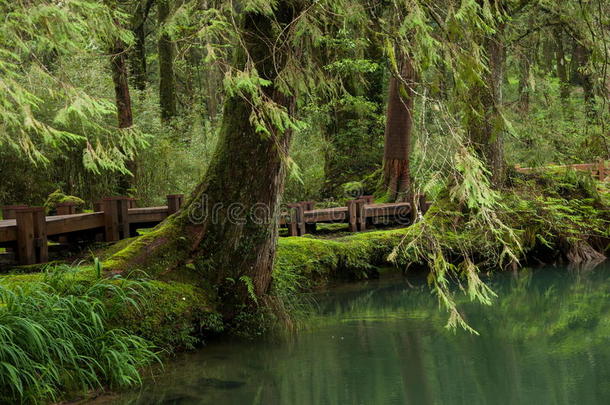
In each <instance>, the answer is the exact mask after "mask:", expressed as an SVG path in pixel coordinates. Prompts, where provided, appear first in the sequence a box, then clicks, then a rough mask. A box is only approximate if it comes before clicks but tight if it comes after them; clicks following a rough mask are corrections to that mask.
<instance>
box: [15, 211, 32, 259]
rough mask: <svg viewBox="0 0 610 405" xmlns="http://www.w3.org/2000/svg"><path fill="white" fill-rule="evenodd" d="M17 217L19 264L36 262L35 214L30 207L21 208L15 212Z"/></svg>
mask: <svg viewBox="0 0 610 405" xmlns="http://www.w3.org/2000/svg"><path fill="white" fill-rule="evenodd" d="M15 218H16V219H17V257H18V258H19V264H21V265H26V264H34V263H36V254H35V253H34V214H33V212H32V211H31V210H30V209H29V208H21V209H18V210H17V211H16V212H15Z"/></svg>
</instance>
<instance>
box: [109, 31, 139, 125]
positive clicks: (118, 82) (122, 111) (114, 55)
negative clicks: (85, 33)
mask: <svg viewBox="0 0 610 405" xmlns="http://www.w3.org/2000/svg"><path fill="white" fill-rule="evenodd" d="M126 55H127V50H126V46H125V43H124V42H123V41H121V40H117V41H115V43H114V47H113V48H112V50H111V56H110V66H111V69H112V82H113V83H114V95H115V101H116V109H117V121H118V127H119V128H120V129H125V128H130V127H131V126H132V125H133V112H132V110H131V95H130V93H129V81H128V77H129V72H128V67H127V56H126Z"/></svg>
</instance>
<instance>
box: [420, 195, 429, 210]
mask: <svg viewBox="0 0 610 405" xmlns="http://www.w3.org/2000/svg"><path fill="white" fill-rule="evenodd" d="M418 204H419V210H420V211H421V214H422V215H425V214H426V211H428V205H427V203H426V195H425V194H423V193H422V194H420V195H419V200H418Z"/></svg>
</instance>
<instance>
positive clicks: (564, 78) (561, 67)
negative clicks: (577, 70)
mask: <svg viewBox="0 0 610 405" xmlns="http://www.w3.org/2000/svg"><path fill="white" fill-rule="evenodd" d="M563 37H564V35H563V29H562V27H561V26H555V27H553V38H554V39H555V65H556V69H557V77H558V78H559V82H560V85H561V91H560V94H561V98H562V100H567V99H568V97H570V79H569V77H568V66H567V61H566V56H565V47H564V40H563Z"/></svg>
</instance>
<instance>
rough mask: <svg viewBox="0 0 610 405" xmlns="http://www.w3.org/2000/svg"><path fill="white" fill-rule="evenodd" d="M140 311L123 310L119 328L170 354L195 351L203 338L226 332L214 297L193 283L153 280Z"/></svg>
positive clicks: (118, 318) (116, 320) (119, 318)
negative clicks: (213, 299) (214, 303)
mask: <svg viewBox="0 0 610 405" xmlns="http://www.w3.org/2000/svg"><path fill="white" fill-rule="evenodd" d="M151 283H152V286H153V288H152V289H150V290H148V291H147V292H146V294H145V295H144V296H143V300H144V301H145V302H146V303H147V305H146V306H143V307H141V308H140V310H139V312H134V311H123V312H121V313H120V315H119V316H118V317H117V318H116V319H115V320H114V321H115V322H116V324H117V325H119V326H121V327H123V328H125V329H127V330H129V331H130V332H132V333H135V334H137V335H138V336H142V337H144V338H146V339H148V340H150V341H152V342H153V343H154V344H155V345H156V346H158V347H162V348H164V349H166V350H168V351H174V350H180V349H191V348H192V347H193V345H194V344H195V343H197V342H198V339H199V337H201V336H204V335H209V334H211V333H218V332H221V331H222V330H223V324H222V320H221V318H220V315H219V314H218V313H216V312H215V310H214V306H213V304H211V302H210V294H208V293H207V292H206V291H204V290H202V289H201V288H198V287H195V286H193V285H191V284H184V283H176V282H163V281H152V282H151Z"/></svg>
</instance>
